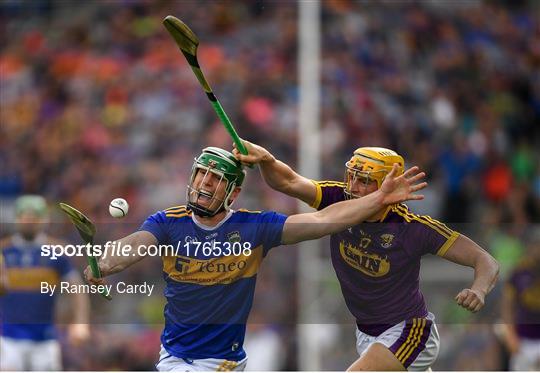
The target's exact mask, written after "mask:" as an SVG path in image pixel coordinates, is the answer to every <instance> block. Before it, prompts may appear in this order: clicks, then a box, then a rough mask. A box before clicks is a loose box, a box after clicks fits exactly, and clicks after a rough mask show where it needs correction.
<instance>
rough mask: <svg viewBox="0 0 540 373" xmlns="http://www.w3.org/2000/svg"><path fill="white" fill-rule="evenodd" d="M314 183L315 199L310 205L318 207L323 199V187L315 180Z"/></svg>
mask: <svg viewBox="0 0 540 373" xmlns="http://www.w3.org/2000/svg"><path fill="white" fill-rule="evenodd" d="M311 182H312V183H313V185H315V201H313V203H312V204H311V205H309V207H313V208H314V209H318V208H319V205H320V204H321V200H322V189H321V186H320V185H319V183H318V182H316V181H315V180H311Z"/></svg>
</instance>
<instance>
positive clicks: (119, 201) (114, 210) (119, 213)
mask: <svg viewBox="0 0 540 373" xmlns="http://www.w3.org/2000/svg"><path fill="white" fill-rule="evenodd" d="M128 211H129V205H128V203H127V201H126V200H125V199H123V198H115V199H113V200H112V201H111V203H110V204H109V214H111V216H112V217H113V218H123V217H124V216H126V215H127V213H128Z"/></svg>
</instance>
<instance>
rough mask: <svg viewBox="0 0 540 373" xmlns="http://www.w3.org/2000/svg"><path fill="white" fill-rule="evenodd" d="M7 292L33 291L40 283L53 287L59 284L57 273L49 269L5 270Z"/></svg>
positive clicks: (38, 287)
mask: <svg viewBox="0 0 540 373" xmlns="http://www.w3.org/2000/svg"><path fill="white" fill-rule="evenodd" d="M6 272H7V280H8V290H11V291H13V290H19V291H31V290H32V291H33V290H37V289H40V288H41V283H42V282H47V283H49V284H50V285H55V284H58V283H59V282H60V276H59V275H58V273H57V272H56V271H55V270H54V269H53V268H49V267H26V268H7V269H6Z"/></svg>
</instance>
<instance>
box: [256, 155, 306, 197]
mask: <svg viewBox="0 0 540 373" xmlns="http://www.w3.org/2000/svg"><path fill="white" fill-rule="evenodd" d="M259 168H260V170H261V175H262V177H263V179H264V181H265V182H266V184H268V185H269V186H270V187H271V188H272V189H275V190H277V191H278V192H282V193H286V194H288V192H290V188H288V186H289V185H290V184H291V183H292V181H293V180H294V179H295V177H296V176H297V174H296V173H295V172H294V171H293V169H292V168H290V167H289V166H288V165H286V164H285V163H283V162H281V161H280V160H277V159H276V158H274V156H273V155H272V154H270V153H267V155H265V157H264V158H263V160H262V161H261V162H260V163H259Z"/></svg>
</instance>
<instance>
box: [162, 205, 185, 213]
mask: <svg viewBox="0 0 540 373" xmlns="http://www.w3.org/2000/svg"><path fill="white" fill-rule="evenodd" d="M185 209H186V205H178V206H172V207H168V208H166V209H165V210H163V211H165V212H173V211H176V210H185Z"/></svg>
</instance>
